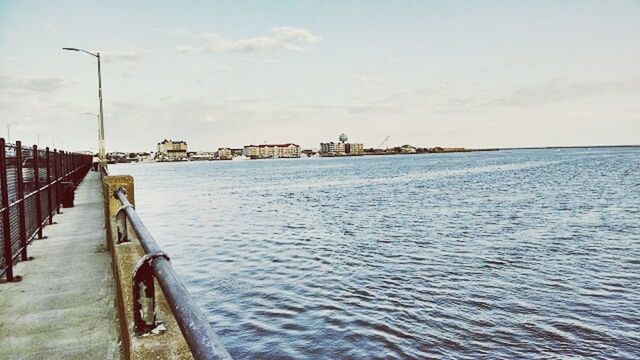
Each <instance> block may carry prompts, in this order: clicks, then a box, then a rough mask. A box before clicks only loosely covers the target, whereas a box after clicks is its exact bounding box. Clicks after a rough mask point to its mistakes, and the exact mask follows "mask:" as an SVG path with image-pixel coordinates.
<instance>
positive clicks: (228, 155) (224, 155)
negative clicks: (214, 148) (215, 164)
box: [218, 148, 233, 160]
mask: <svg viewBox="0 0 640 360" xmlns="http://www.w3.org/2000/svg"><path fill="white" fill-rule="evenodd" d="M232 158H233V153H232V152H231V149H229V148H218V159H220V160H231V159H232Z"/></svg>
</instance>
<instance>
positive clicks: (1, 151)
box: [0, 138, 13, 282]
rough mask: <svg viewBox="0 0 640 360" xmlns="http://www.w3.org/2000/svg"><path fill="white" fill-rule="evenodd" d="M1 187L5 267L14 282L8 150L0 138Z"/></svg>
mask: <svg viewBox="0 0 640 360" xmlns="http://www.w3.org/2000/svg"><path fill="white" fill-rule="evenodd" d="M0 187H1V191H2V194H1V196H0V197H1V198H2V199H1V200H2V208H3V210H2V237H3V245H4V265H5V266H6V268H7V270H6V271H5V276H6V278H7V282H10V281H13V256H12V253H11V224H10V222H9V189H8V188H7V149H6V147H5V143H4V139H3V138H0Z"/></svg>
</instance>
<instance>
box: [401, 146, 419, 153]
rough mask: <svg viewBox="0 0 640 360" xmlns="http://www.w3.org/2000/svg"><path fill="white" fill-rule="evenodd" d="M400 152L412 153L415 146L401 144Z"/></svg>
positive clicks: (414, 150)
mask: <svg viewBox="0 0 640 360" xmlns="http://www.w3.org/2000/svg"><path fill="white" fill-rule="evenodd" d="M400 152H401V153H404V154H414V153H415V152H416V148H415V147H414V146H411V145H402V147H401V148H400Z"/></svg>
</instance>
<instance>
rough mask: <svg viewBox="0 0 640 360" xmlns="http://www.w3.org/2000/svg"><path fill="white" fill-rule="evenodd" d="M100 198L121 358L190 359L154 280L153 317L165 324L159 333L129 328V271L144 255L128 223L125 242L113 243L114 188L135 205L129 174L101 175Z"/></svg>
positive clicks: (131, 318) (180, 333) (130, 304)
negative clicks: (102, 203)
mask: <svg viewBox="0 0 640 360" xmlns="http://www.w3.org/2000/svg"><path fill="white" fill-rule="evenodd" d="M103 186H104V198H105V216H106V222H105V224H106V225H105V226H106V229H105V231H106V235H107V239H106V240H107V246H108V248H109V251H110V252H111V256H112V260H113V261H112V264H113V277H114V283H115V287H116V289H115V290H116V305H117V309H118V321H119V324H120V333H121V340H122V349H123V357H124V358H125V359H192V356H191V352H190V351H189V348H188V346H187V344H186V342H185V340H184V337H183V335H182V332H181V331H180V328H179V327H178V324H177V323H176V321H175V319H174V317H173V315H172V314H171V310H170V308H169V305H168V304H167V301H166V299H165V298H164V295H163V294H162V289H161V288H160V286H159V285H158V284H157V282H156V286H155V289H156V316H157V320H158V321H162V322H163V323H164V326H165V327H166V331H164V332H163V333H160V334H157V335H154V334H150V335H147V336H136V335H135V333H134V331H133V294H132V274H133V268H134V267H135V265H136V263H137V262H138V260H139V259H140V258H141V257H142V256H143V255H144V250H143V249H142V247H141V245H140V243H139V242H138V238H137V237H136V234H135V232H134V231H133V229H132V228H131V226H128V227H127V230H128V231H127V233H128V236H129V239H130V240H131V241H130V242H128V243H122V244H117V233H118V231H117V227H116V226H117V225H116V219H115V214H116V212H117V210H118V209H119V208H120V201H118V200H117V199H116V198H115V197H114V195H113V194H114V191H115V190H116V189H118V188H123V189H124V190H125V191H126V193H127V198H128V200H129V202H131V204H133V205H134V206H135V196H134V186H133V178H132V177H131V176H104V177H103Z"/></svg>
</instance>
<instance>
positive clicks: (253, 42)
mask: <svg viewBox="0 0 640 360" xmlns="http://www.w3.org/2000/svg"><path fill="white" fill-rule="evenodd" d="M165 33H166V34H169V35H171V36H176V35H183V36H185V37H188V38H192V39H196V40H201V41H204V44H202V45H200V46H198V47H193V46H188V45H180V46H176V48H175V49H176V51H177V52H179V53H194V52H200V51H206V52H216V53H244V54H252V53H261V52H270V51H278V50H285V51H304V50H306V49H309V48H310V47H311V45H313V44H315V43H317V42H319V41H320V40H321V39H322V38H321V37H320V36H317V35H314V34H313V33H311V31H309V30H307V29H299V28H294V27H289V26H284V27H274V28H272V29H271V31H270V34H269V35H268V36H258V37H249V38H241V39H228V38H225V37H224V36H222V35H220V34H216V33H206V34H200V35H193V34H190V33H188V32H186V31H184V30H168V31H165Z"/></svg>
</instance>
